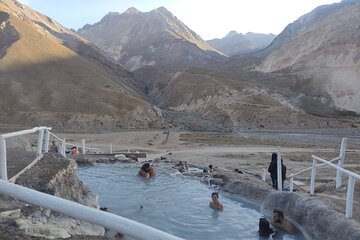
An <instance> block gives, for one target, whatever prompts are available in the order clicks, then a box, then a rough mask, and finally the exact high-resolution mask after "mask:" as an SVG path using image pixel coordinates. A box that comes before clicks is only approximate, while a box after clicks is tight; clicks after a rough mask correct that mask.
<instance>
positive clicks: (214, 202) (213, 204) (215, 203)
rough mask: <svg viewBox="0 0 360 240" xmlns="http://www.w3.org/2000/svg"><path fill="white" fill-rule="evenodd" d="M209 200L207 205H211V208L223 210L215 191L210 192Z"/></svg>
mask: <svg viewBox="0 0 360 240" xmlns="http://www.w3.org/2000/svg"><path fill="white" fill-rule="evenodd" d="M211 200H212V201H211V202H210V203H209V207H211V208H212V209H215V210H220V211H222V210H224V206H223V205H222V204H221V203H220V201H219V194H218V193H216V192H213V193H212V194H211Z"/></svg>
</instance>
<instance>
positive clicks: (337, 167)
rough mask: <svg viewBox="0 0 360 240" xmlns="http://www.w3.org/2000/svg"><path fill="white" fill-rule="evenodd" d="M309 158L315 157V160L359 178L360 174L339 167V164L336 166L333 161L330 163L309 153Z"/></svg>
mask: <svg viewBox="0 0 360 240" xmlns="http://www.w3.org/2000/svg"><path fill="white" fill-rule="evenodd" d="M311 158H312V159H315V160H317V161H320V162H323V163H324V164H327V165H329V166H331V167H333V168H336V169H337V170H340V171H341V172H343V173H345V174H347V175H349V176H352V177H354V178H357V179H359V180H360V175H359V174H356V173H353V172H351V171H349V170H346V169H344V168H341V167H339V166H337V165H335V164H333V163H331V162H329V161H326V160H325V159H322V158H319V157H317V156H314V155H311Z"/></svg>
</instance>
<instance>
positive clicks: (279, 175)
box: [277, 147, 283, 191]
mask: <svg viewBox="0 0 360 240" xmlns="http://www.w3.org/2000/svg"><path fill="white" fill-rule="evenodd" d="M277 185H278V190H279V191H282V190H283V185H282V164H281V147H278V149H277Z"/></svg>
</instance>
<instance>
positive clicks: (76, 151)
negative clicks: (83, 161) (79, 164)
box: [71, 146, 79, 154]
mask: <svg viewBox="0 0 360 240" xmlns="http://www.w3.org/2000/svg"><path fill="white" fill-rule="evenodd" d="M78 153H79V152H78V150H77V147H76V146H74V147H72V148H71V154H78Z"/></svg>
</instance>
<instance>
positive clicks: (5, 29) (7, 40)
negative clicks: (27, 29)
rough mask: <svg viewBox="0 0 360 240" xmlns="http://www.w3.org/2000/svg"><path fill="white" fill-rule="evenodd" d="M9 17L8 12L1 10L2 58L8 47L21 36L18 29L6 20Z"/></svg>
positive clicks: (0, 42) (0, 41)
mask: <svg viewBox="0 0 360 240" xmlns="http://www.w3.org/2000/svg"><path fill="white" fill-rule="evenodd" d="M8 18H9V14H8V13H6V12H0V59H1V58H3V57H4V56H5V54H6V49H7V48H9V47H10V46H11V44H12V43H14V42H15V41H17V40H18V39H19V38H20V35H19V33H18V32H17V31H16V29H15V28H14V27H13V26H11V25H10V23H9V22H7V21H6V20H7V19H8Z"/></svg>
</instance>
